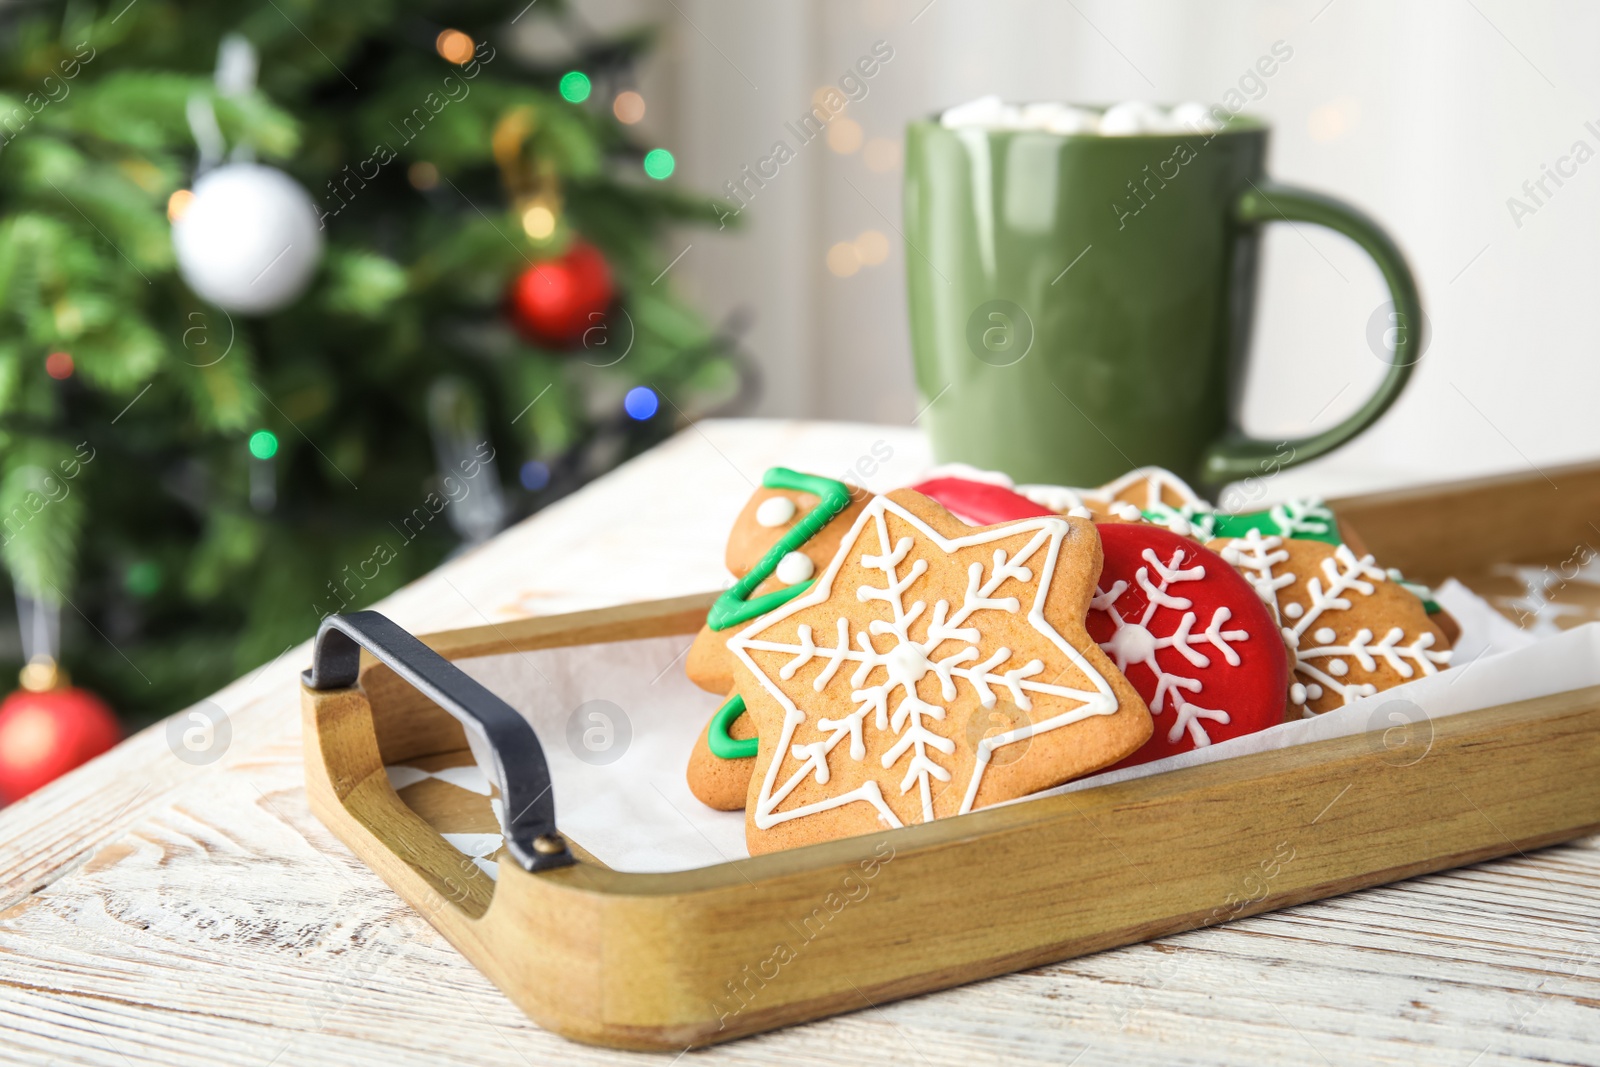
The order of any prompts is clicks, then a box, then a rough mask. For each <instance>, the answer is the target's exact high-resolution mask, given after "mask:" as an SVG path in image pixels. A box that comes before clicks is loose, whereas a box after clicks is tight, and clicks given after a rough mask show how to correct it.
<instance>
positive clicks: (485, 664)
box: [461, 581, 1600, 871]
mask: <svg viewBox="0 0 1600 1067" xmlns="http://www.w3.org/2000/svg"><path fill="white" fill-rule="evenodd" d="M1435 595H1436V597H1437V599H1438V601H1439V603H1440V604H1441V605H1443V606H1444V607H1445V608H1446V609H1447V610H1448V611H1449V612H1450V613H1451V614H1453V615H1454V616H1455V617H1456V618H1457V620H1459V621H1460V623H1461V627H1462V634H1461V639H1460V641H1459V642H1458V643H1457V644H1456V651H1455V657H1454V661H1453V665H1452V667H1451V668H1450V669H1449V670H1446V671H1443V672H1441V673H1440V674H1437V675H1434V676H1432V677H1428V678H1421V679H1418V680H1416V681H1413V682H1410V683H1407V684H1406V685H1403V686H1398V687H1396V688H1394V689H1389V690H1386V691H1385V692H1382V693H1379V694H1377V695H1376V696H1371V697H1366V698H1364V699H1362V700H1358V701H1356V702H1354V703H1352V704H1350V705H1349V706H1348V707H1344V708H1341V709H1339V710H1338V711H1333V712H1329V713H1327V714H1325V715H1319V716H1317V717H1315V718H1312V719H1304V720H1301V721H1298V722H1290V723H1284V724H1282V725H1280V726H1274V727H1272V728H1271V729H1268V730H1263V731H1261V732H1259V733H1255V734H1250V735H1249V736H1246V737H1241V738H1236V739H1235V740H1232V741H1225V742H1222V743H1220V744H1216V745H1212V746H1210V747H1209V748H1205V749H1199V750H1196V751H1193V752H1186V753H1183V754H1182V755H1178V756H1173V757H1170V758H1168V759H1165V760H1160V761H1157V762H1155V763H1148V764H1145V765H1143V766H1141V767H1133V768H1129V769H1127V770H1122V771H1111V772H1107V773H1104V774H1099V775H1093V776H1090V777H1087V778H1083V779H1079V780H1078V781H1075V782H1070V783H1068V784H1066V785H1064V786H1059V787H1057V788H1055V789H1051V790H1047V791H1045V792H1044V793H1040V794H1036V795H1037V796H1051V795H1054V794H1057V793H1063V792H1068V791H1071V790H1077V789H1086V788H1090V787H1092V786H1096V785H1103V784H1107V783H1110V782H1119V781H1126V780H1128V779H1132V778H1140V777H1143V776H1145V775H1148V774H1159V773H1162V772H1164V771H1169V770H1175V769H1177V768H1179V767H1189V766H1194V765H1196V764H1200V763H1209V762H1211V761H1213V760H1219V759H1230V758H1232V757H1234V756H1243V755H1247V754H1249V753H1252V752H1264V751H1267V750H1270V749H1277V748H1287V747H1289V746H1290V745H1299V744H1305V743H1307V742H1311V741H1321V740H1325V739H1327V738H1332V737H1344V736H1347V735H1350V734H1358V733H1366V732H1369V731H1390V732H1389V733H1388V734H1387V737H1388V738H1389V739H1390V741H1385V736H1386V735H1385V734H1384V733H1379V734H1376V735H1375V736H1374V744H1375V745H1384V744H1386V743H1390V742H1400V741H1404V742H1405V743H1406V744H1407V746H1408V747H1407V748H1406V750H1405V755H1406V756H1407V757H1408V758H1409V756H1410V754H1411V753H1413V752H1416V753H1418V754H1420V753H1421V752H1423V751H1425V749H1418V748H1416V747H1415V746H1417V745H1418V744H1419V741H1418V740H1417V738H1418V736H1419V732H1420V734H1421V735H1422V736H1423V737H1424V742H1421V743H1425V737H1426V736H1429V735H1428V734H1427V728H1426V727H1425V726H1417V725H1415V724H1419V723H1421V722H1423V721H1424V720H1426V719H1428V718H1439V717H1442V716H1446V715H1455V714H1459V713H1461V712H1466V711H1476V710H1478V709H1480V708H1486V707H1490V706H1493V705H1495V704H1504V703H1509V702H1512V701H1518V700H1529V699H1532V698H1534V697H1540V696H1547V695H1549V694H1551V693H1558V692H1561V691H1563V690H1567V689H1575V688H1579V687H1582V686H1590V685H1597V684H1600V623H1590V624H1588V625H1586V626H1582V627H1579V628H1577V629H1573V630H1569V631H1567V632H1565V633H1563V634H1560V635H1559V636H1555V637H1550V638H1546V639H1543V640H1539V641H1535V640H1534V639H1533V638H1532V637H1530V636H1529V635H1528V634H1526V633H1524V632H1523V631H1521V630H1519V629H1518V628H1517V627H1516V626H1514V625H1513V624H1512V623H1511V622H1510V621H1509V620H1507V619H1505V618H1504V617H1502V616H1501V615H1500V614H1499V613H1498V612H1496V611H1495V610H1494V609H1493V608H1491V607H1490V606H1489V605H1488V604H1487V603H1485V602H1484V601H1483V600H1481V599H1480V598H1479V597H1477V596H1476V595H1474V594H1473V593H1472V592H1471V591H1469V590H1468V589H1467V588H1466V587H1465V586H1462V585H1460V584H1459V583H1457V582H1454V581H1450V582H1447V583H1446V584H1445V585H1444V586H1442V587H1440V589H1439V590H1437V592H1436V594H1435ZM689 643H690V638H689V637H688V636H683V637H670V638H655V639H650V640H644V641H626V642H617V643H614V644H608V645H586V646H579V647H576V648H566V649H546V650H543V651H538V652H525V653H516V654H512V655H505V656H491V657H484V658H481V659H474V660H466V661H463V662H462V664H461V666H462V668H463V669H464V670H466V671H467V673H468V674H470V675H472V676H473V677H474V678H477V679H478V680H479V681H481V682H482V683H483V684H485V685H486V686H488V687H489V688H490V689H492V690H493V691H494V692H496V693H498V694H500V696H502V697H503V698H505V699H506V701H507V702H508V703H510V704H511V705H512V706H513V707H515V708H517V709H518V710H519V711H521V712H522V713H523V714H524V715H526V716H527V717H528V719H529V721H530V722H531V723H532V724H533V727H534V729H535V730H536V731H537V732H538V734H539V739H540V741H541V742H542V743H543V745H544V749H545V753H546V755H547V756H548V758H549V761H550V773H551V776H552V778H553V779H554V782H555V798H556V819H557V822H558V824H559V825H560V827H561V829H562V830H563V831H564V832H565V833H567V834H569V835H570V836H571V837H572V838H573V839H574V840H576V841H577V842H579V843H580V844H581V845H582V846H583V847H584V848H587V849H588V850H589V851H590V852H591V853H593V854H594V855H595V857H596V858H598V859H599V860H601V861H602V862H604V863H606V864H608V865H609V866H611V867H613V868H616V869H618V870H626V871H676V870H688V869H692V868H695V867H703V866H707V865H709V864H714V863H719V862H722V861H724V860H731V859H739V858H742V857H745V856H748V855H749V853H748V852H747V851H746V850H745V846H744V813H743V812H720V811H712V810H710V809H709V808H707V807H705V806H704V805H703V804H701V803H700V802H699V801H698V800H696V799H695V798H694V796H693V795H692V794H691V793H690V792H689V787H688V784H687V783H686V781H685V779H684V769H685V767H686V766H687V764H688V759H689V753H690V751H691V750H692V749H693V747H694V743H695V741H696V739H697V738H698V737H699V735H700V730H701V728H702V727H704V725H705V723H706V720H707V719H708V718H710V716H711V714H712V712H714V711H715V710H716V709H717V707H718V705H719V704H721V700H720V699H719V698H717V697H715V696H712V695H711V694H709V693H706V692H704V691H702V690H700V689H698V688H696V687H695V686H694V685H692V684H690V682H689V680H688V679H687V678H685V677H684V674H683V656H684V654H685V653H686V652H687V651H688V647H689ZM597 716H598V717H597ZM1392 727H1403V728H1404V729H1402V730H1400V731H1398V732H1395V731H1391V728H1392ZM1029 799H1031V798H1029ZM1014 803H1027V800H1026V799H1024V800H1019V801H1014Z"/></svg>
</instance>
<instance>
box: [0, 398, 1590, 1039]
mask: <svg viewBox="0 0 1600 1067" xmlns="http://www.w3.org/2000/svg"><path fill="white" fill-rule="evenodd" d="M875 444H876V445H877V449H876V452H875V451H874V447H873V446H874V445H875ZM886 447H887V448H888V449H890V450H892V453H893V455H892V458H891V459H890V460H888V462H887V463H882V464H880V463H879V462H878V460H877V459H876V458H874V457H875V456H881V455H882V454H883V452H884V451H885V448H886ZM858 462H860V463H861V466H860V467H857V464H858ZM926 462H927V451H926V445H925V443H924V442H923V441H922V440H921V438H920V437H919V436H918V435H917V434H916V433H915V431H912V430H907V429H891V428H886V427H873V426H856V425H840V424H833V425H824V424H816V423H776V422H710V423H704V424H701V425H700V426H698V427H695V428H691V429H689V430H686V431H685V432H684V433H682V434H680V435H679V436H678V437H677V438H675V439H674V440H672V441H671V442H669V443H668V444H666V445H665V446H663V447H662V448H660V449H658V450H656V451H654V452H652V453H650V454H649V455H646V456H644V457H642V458H641V459H639V460H637V461H635V462H633V463H631V464H629V465H627V466H626V467H624V468H623V469H621V470H619V471H617V472H616V473H614V474H612V475H611V476H609V477H607V478H605V479H603V480H602V481H600V482H599V483H597V484H595V485H593V486H591V487H590V488H588V489H586V490H585V491H583V492H582V493H579V494H578V495H576V496H575V497H572V498H570V499H569V500H566V501H564V502H562V503H560V504H558V505H556V506H554V507H552V508H550V509H548V510H547V511H545V512H544V513H542V514H540V515H539V516H537V517H535V518H533V519H531V520H530V521H528V522H525V523H523V524H521V525H520V526H518V527H516V528H514V529H512V530H509V531H507V532H506V533H505V534H504V535H502V536H501V537H499V538H497V539H496V540H494V541H493V542H491V543H490V544H488V545H487V546H485V547H483V548H481V549H479V550H478V551H475V552H473V553H470V554H468V555H466V556H463V557H461V558H459V559H456V560H453V561H452V562H450V563H449V564H448V565H446V566H444V567H442V568H440V569H439V570H438V571H436V572H434V573H433V574H430V575H429V576H428V577H426V578H424V579H422V580H421V581H419V582H417V583H415V584H414V585H412V586H410V587H408V588H406V589H404V590H402V591H401V592H399V593H397V594H395V595H394V596H393V597H390V598H389V599H388V600H386V601H384V602H383V603H382V604H380V605H378V607H379V608H380V609H381V610H383V611H384V612H386V613H388V614H389V615H391V616H392V617H393V618H395V619H396V620H397V621H398V622H400V623H401V624H402V625H404V626H406V627H408V628H410V629H411V630H413V631H417V632H424V631H432V630H441V629H449V628H454V627H460V626H469V625H480V624H483V623H485V622H488V621H497V620H502V619H512V618H518V617H522V616H527V615H538V614H551V613H556V612H563V611H572V610H577V609H580V608H589V607H599V606H603V605H606V604H612V603H617V602H621V601H626V600H637V599H648V598H654V597H665V596H672V595H677V594H681V593H688V592H695V591H700V590H704V589H708V588H715V587H717V586H720V585H722V584H724V583H725V581H726V575H725V573H724V572H723V570H722V565H721V556H722V551H721V545H722V540H723V537H724V534H725V531H726V528H727V525H728V523H729V522H730V521H731V519H732V517H733V515H734V513H735V512H736V510H737V508H738V506H739V504H740V503H741V502H742V501H743V500H744V498H745V496H746V495H747V494H748V493H749V492H750V489H751V487H752V486H753V485H754V484H755V483H756V482H758V481H759V479H760V475H761V472H762V471H763V470H764V469H765V468H766V467H767V466H770V465H772V464H775V463H783V464H785V465H789V466H793V467H798V468H801V469H810V470H815V471H817V472H818V473H824V474H830V475H834V476H839V475H841V474H843V473H844V472H846V471H848V470H852V469H855V470H856V472H857V473H856V474H855V475H854V478H855V480H857V481H861V482H863V483H864V484H866V485H867V486H868V487H869V488H885V487H888V486H891V485H894V484H897V483H899V482H900V481H902V480H903V479H904V478H906V477H908V476H910V475H912V474H914V473H915V472H916V471H917V470H919V469H920V468H921V467H922V466H923V465H924V464H925V463H926ZM308 662H309V653H308V650H307V646H304V645H302V646H300V647H298V648H295V649H293V650H291V651H289V652H287V653H286V654H285V655H283V656H282V657H280V658H279V659H278V660H276V661H275V662H273V663H271V664H268V665H266V666H265V667H263V668H262V669H260V670H259V671H256V672H255V673H253V674H251V675H250V676H249V677H246V678H243V679H241V680H239V681H238V682H236V683H234V684H233V685H231V686H229V687H228V688H227V689H225V690H223V691H222V692H221V693H219V694H217V695H216V696H215V697H214V698H213V701H214V703H215V704H217V705H219V706H220V707H221V708H222V709H223V710H224V711H225V712H226V714H227V715H228V717H229V720H230V725H231V728H232V731H233V737H232V741H231V744H230V746H229V748H228V750H227V751H226V753H225V754H224V755H223V756H222V757H221V758H220V759H218V760H216V761H215V762H213V763H211V764H209V765H205V766H198V767H196V766H190V765H188V764H186V763H184V762H181V761H180V760H179V759H177V758H176V756H175V755H174V754H173V753H172V751H171V750H170V749H169V747H168V744H167V740H166V735H165V732H164V730H162V729H161V728H160V727H157V728H152V729H151V730H147V731H145V732H144V733H141V734H140V735H138V736H137V737H134V738H132V739H131V740H129V741H128V742H126V743H125V744H123V745H122V746H120V747H119V748H117V749H116V750H115V751H113V752H111V753H109V754H107V755H106V756H105V757H103V758H102V759H100V760H97V761H96V762H94V763H93V764H91V765H89V766H88V767H85V768H83V769H81V770H79V771H78V772H76V773H74V774H72V775H69V776H68V777H67V778H65V779H63V780H62V781H60V782H58V783H56V784H54V785H52V786H51V787H49V788H47V789H45V790H43V791H41V792H40V793H38V794H36V795H35V796H34V797H31V798H29V799H28V800H27V801H25V802H24V803H22V804H19V805H16V806H14V807H12V808H10V809H8V810H6V811H4V812H0V1062H5V1063H12V1062H18V1063H36V1064H52V1063H95V1064H108V1065H113V1067H116V1065H129V1064H145V1063H150V1064H163V1065H167V1064H216V1063H226V1064H247V1065H260V1067H265V1065H267V1064H271V1063H283V1064H287V1063H318V1064H320V1063H337V1064H382V1065H385V1067H387V1065H392V1064H409V1063H444V1062H449V1063H503V1064H519V1063H529V1064H541V1065H543V1064H551V1063H563V1064H568V1063H570V1064H585V1063H610V1062H622V1061H631V1060H638V1061H654V1062H658V1063H667V1062H669V1061H670V1060H671V1057H648V1056H643V1055H633V1056H630V1055H625V1054H621V1053H616V1052H611V1051H607V1050H604V1049H594V1048H585V1047H581V1046H577V1045H572V1044H569V1043H567V1042H566V1041H564V1040H562V1039H561V1038H558V1037H555V1036H554V1035H551V1034H547V1033H545V1032H543V1031H541V1030H540V1029H539V1028H538V1027H537V1026H535V1025H534V1024H532V1023H531V1022H529V1021H528V1020H527V1019H526V1018H525V1017H524V1016H523V1015H522V1014H521V1013H520V1012H519V1011H518V1010H517V1009H516V1008H514V1007H512V1005H511V1004H510V1003H509V1002H508V1001H507V1000H506V999H505V998H504V997H503V996H501V995H500V993H499V992H498V991H497V990H496V989H495V988H494V986H492V985H490V984H489V982H488V981H487V980H486V979H484V978H483V977H482V976H481V975H479V974H478V973H477V971H475V970H474V969H473V968H472V967H471V966H470V965H468V964H467V963H466V961H465V960H464V959H462V957H460V956H459V955H457V954H456V952H455V951H454V949H452V948H451V947H450V946H449V945H448V944H446V943H445V941H444V940H443V939H442V938H441V937H439V936H438V935H437V934H435V933H434V932H433V930H432V928H431V927H429V926H428V925H427V923H426V922H424V921H423V919H422V918H421V917H420V916H418V915H416V914H414V913H413V912H411V911H410V910H409V909H408V908H407V907H406V906H405V905H404V904H402V903H401V902H400V901H399V899H398V898H397V897H395V896H394V894H393V893H391V892H390V891H389V889H388V888H387V887H386V886H385V885H384V884H383V883H382V882H381V881H379V879H378V878H377V877H376V876H375V875H374V874H372V873H371V872H370V871H368V870H367V869H366V868H365V867H364V866H363V865H362V864H361V863H359V862H358V861H356V860H355V859H354V858H353V857H352V856H351V855H350V853H349V852H347V851H346V850H345V848H344V846H343V845H341V844H340V843H339V842H338V841H336V840H335V839H334V838H333V837H332V835H330V834H329V833H328V832H327V831H326V830H324V829H323V828H322V826H321V825H320V824H318V823H317V822H316V820H314V819H313V818H312V817H311V815H310V814H309V812H308V811H307V809H306V800H305V792H304V789H303V787H302V777H301V770H300V719H299V712H298V705H299V693H298V678H297V675H298V672H299V671H300V670H301V669H302V668H303V667H305V666H306V665H307V664H308ZM1262 803H1264V804H1270V803H1272V798H1271V797H1263V798H1262ZM1596 840H1600V839H1591V840H1587V841H1583V842H1580V843H1577V844H1572V845H1567V846H1564V847H1560V848H1552V849H1547V850H1545V851H1542V852H1538V853H1535V854H1532V855H1528V856H1523V857H1520V858H1514V859H1508V860H1503V861H1499V862H1495V863H1488V864H1483V865H1480V866H1477V867H1472V868H1467V869H1465V870H1458V871H1452V872H1448V873H1446V874H1441V875H1436V876H1433V877H1429V878H1420V879H1415V880H1412V881H1409V882H1404V883H1401V884H1399V885H1395V886H1391V887H1386V888H1381V889H1374V890H1369V891H1366V892H1362V893H1356V894H1352V895H1350V896H1346V897H1341V898H1338V899H1334V900H1328V901H1323V902H1321V903H1317V904H1311V905H1306V906H1303V907H1298V908H1293V909H1291V910H1288V911H1283V912H1278V913H1276V914H1273V915H1268V916H1263V917H1259V918H1254V919H1248V920H1244V921H1241V922H1236V923H1233V924H1230V925H1227V926H1221V927H1214V928H1211V929H1207V930H1204V931H1199V932H1194V933H1190V934H1186V935H1183V936H1180V937H1174V938H1169V939H1166V940H1163V941H1157V942H1154V943H1151V944H1146V945H1139V946H1135V947H1132V948H1127V949H1121V950H1118V951H1114V952H1107V953H1103V954H1101V955H1098V956H1091V957H1088V958H1086V959H1079V960H1073V961H1071V962H1068V963H1064V964H1061V965H1058V966H1053V967H1044V968H1040V969H1038V970H1033V971H1028V972H1025V973H1022V974H1017V975H1012V976H1009V977H1005V978H998V979H994V980H992V981H988V982H983V983H979V984H977V985H973V986H968V987H966V988H962V989H956V990H951V991H949V992H945V993H939V994H934V995H930V996H924V997H919V998H916V999H914V1000H909V1001H902V1002H899V1003H892V1004H886V1005H883V1006H879V1007H870V1008H867V1007H864V1008H863V1010H861V1011H859V1012H857V1013H855V1014H853V1015H848V1016H844V1017H841V1018H836V1019H832V1020H828V1021H824V1022H819V1023H815V1024H812V1025H809V1026H803V1027H798V1028H794V1029H791V1030H787V1031H784V1032H780V1033H776V1034H769V1035H766V1036H762V1037H756V1038H751V1039H748V1040H745V1041H741V1042H737V1043H735V1044H733V1045H729V1046H724V1047H721V1048H717V1049H713V1050H709V1051H705V1052H698V1053H695V1054H694V1057H695V1061H696V1062H702V1063H709V1062H715V1063H783V1064H793V1063H839V1064H857V1063H863V1062H874V1061H877V1062H894V1063H920V1064H928V1065H942V1064H951V1065H956V1067H971V1065H973V1064H977V1063H990V1062H994V1063H1006V1064H1013V1063H1024V1062H1040V1063H1053V1064H1066V1063H1074V1062H1075V1063H1078V1064H1095V1063H1115V1062H1141V1063H1162V1064H1179V1063H1206V1064H1211V1063H1216V1064H1256V1063H1259V1064H1272V1065H1278V1064H1286V1063H1310V1064H1320V1063H1324V1062H1326V1063H1350V1062H1384V1063H1403V1064H1413V1063H1415V1064H1450V1065H1455V1067H1491V1065H1495V1064H1504V1063H1530V1062H1540V1063H1546V1062H1580V1063H1600V1007H1597V1005H1600V848H1597V847H1596ZM973 906H974V907H981V906H982V902H981V901H977V900H975V901H973Z"/></svg>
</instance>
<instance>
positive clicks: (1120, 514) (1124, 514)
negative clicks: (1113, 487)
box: [1111, 500, 1144, 522]
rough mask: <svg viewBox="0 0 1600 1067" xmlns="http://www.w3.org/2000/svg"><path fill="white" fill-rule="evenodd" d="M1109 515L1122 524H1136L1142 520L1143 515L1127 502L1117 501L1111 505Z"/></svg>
mask: <svg viewBox="0 0 1600 1067" xmlns="http://www.w3.org/2000/svg"><path fill="white" fill-rule="evenodd" d="M1111 514H1112V515H1113V516H1114V517H1116V518H1119V519H1121V520H1123V521H1124V522H1138V521H1139V520H1140V519H1142V518H1144V513H1143V512H1141V511H1140V510H1139V509H1138V508H1136V507H1134V506H1133V505H1132V504H1129V503H1128V502H1127V501H1123V500H1119V501H1117V502H1116V503H1115V504H1112V505H1111Z"/></svg>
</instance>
